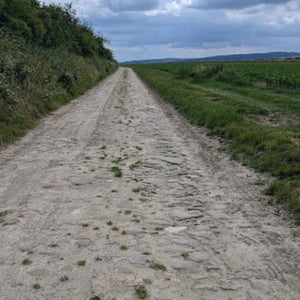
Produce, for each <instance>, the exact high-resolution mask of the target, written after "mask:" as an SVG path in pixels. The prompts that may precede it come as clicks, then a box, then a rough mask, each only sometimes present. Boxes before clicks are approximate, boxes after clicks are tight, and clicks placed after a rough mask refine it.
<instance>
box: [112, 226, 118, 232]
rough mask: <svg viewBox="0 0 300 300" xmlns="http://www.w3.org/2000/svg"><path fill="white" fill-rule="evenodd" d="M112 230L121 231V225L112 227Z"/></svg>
mask: <svg viewBox="0 0 300 300" xmlns="http://www.w3.org/2000/svg"><path fill="white" fill-rule="evenodd" d="M111 230H113V231H119V227H116V226H115V227H112V229H111Z"/></svg>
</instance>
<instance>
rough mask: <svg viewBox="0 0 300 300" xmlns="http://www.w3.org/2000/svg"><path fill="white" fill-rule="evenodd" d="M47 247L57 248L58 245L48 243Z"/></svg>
mask: <svg viewBox="0 0 300 300" xmlns="http://www.w3.org/2000/svg"><path fill="white" fill-rule="evenodd" d="M49 247H51V248H57V247H58V245H57V244H50V245H49Z"/></svg>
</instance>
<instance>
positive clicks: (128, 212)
mask: <svg viewBox="0 0 300 300" xmlns="http://www.w3.org/2000/svg"><path fill="white" fill-rule="evenodd" d="M131 212H132V211H131V210H130V209H128V210H125V211H124V214H125V215H130V214H131Z"/></svg>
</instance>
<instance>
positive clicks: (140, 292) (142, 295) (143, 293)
mask: <svg viewBox="0 0 300 300" xmlns="http://www.w3.org/2000/svg"><path fill="white" fill-rule="evenodd" d="M135 294H136V296H137V297H138V298H139V299H146V298H147V297H148V292H147V290H146V288H145V286H144V285H138V286H137V287H135Z"/></svg>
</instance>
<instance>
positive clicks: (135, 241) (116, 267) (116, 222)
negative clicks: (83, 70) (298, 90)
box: [0, 68, 300, 300]
mask: <svg viewBox="0 0 300 300" xmlns="http://www.w3.org/2000/svg"><path fill="white" fill-rule="evenodd" d="M218 146H219V145H218V142H217V141H216V140H214V139H212V138H209V137H207V136H206V135H205V134H204V130H203V129H197V128H193V127H192V126H190V125H189V124H187V123H186V122H185V121H184V120H182V119H181V117H179V116H178V115H177V114H176V113H175V112H174V111H173V110H172V109H171V108H170V107H169V106H168V105H166V104H163V103H162V102H161V101H160V100H159V99H158V98H156V97H155V96H153V94H152V93H151V92H150V91H149V90H148V89H147V88H146V87H145V85H144V84H143V83H142V82H141V81H140V80H139V79H138V78H137V76H136V75H135V74H134V73H133V71H132V70H130V69H125V68H120V69H119V70H118V71H117V72H116V73H115V74H113V75H112V76H110V77H109V78H107V79H106V80H105V81H103V82H102V83H101V84H100V85H99V86H98V87H96V88H95V89H93V90H91V91H89V92H88V93H87V94H85V95H83V96H82V97H80V98H79V99H76V100H74V101H73V102H72V103H71V104H69V105H68V106H65V107H63V108H62V109H60V110H59V111H57V112H56V113H54V114H53V115H52V116H50V117H47V118H46V119H44V120H43V121H42V122H41V123H40V124H39V126H38V127H37V128H36V129H35V130H34V131H32V132H30V133H29V134H28V135H27V136H26V137H24V138H23V139H22V140H20V141H19V142H17V143H16V144H14V145H11V146H10V147H8V148H7V149H5V150H3V151H2V152H1V154H0V178H1V185H0V243H1V244H0V246H1V247H0V249H1V251H0V299H2V300H3V299H5V300H6V299H13V300H16V299H22V300H25V299H28V300H29V299H30V300H32V299H49V300H50V299H51V300H53V299H64V300H69V299H72V300H76V299H79V300H81V299H93V298H91V297H95V296H99V297H101V300H113V299H116V300H133V299H138V295H137V294H135V293H136V291H135V290H136V288H137V286H138V285H144V286H145V288H146V290H147V293H148V295H149V296H148V299H156V300H177V299H178V300H179V299H187V300H202V299H203V300H204V299H205V300H229V299H238V300H244V299H245V300H279V299H281V300H298V299H300V266H299V259H300V251H299V249H300V237H299V228H297V227H294V226H293V225H292V224H289V222H288V221H283V220H282V217H280V216H277V215H276V209H274V208H272V207H270V206H268V205H266V203H265V200H262V199H263V197H264V196H263V195H262V193H261V191H262V190H263V188H264V186H263V185H262V184H261V183H262V182H266V181H267V179H266V178H264V177H263V176H262V175H261V174H256V173H255V172H253V171H251V170H249V169H247V168H245V167H243V166H241V165H239V164H238V163H235V162H232V161H230V160H229V159H228V157H226V156H225V155H224V154H221V153H220V152H218V151H217V148H218ZM114 166H115V167H117V168H115V169H114V171H112V169H111V168H112V167H114ZM118 168H120V169H121V171H122V177H116V176H115V174H116V175H117V176H121V174H120V169H118ZM139 292H140V296H142V292H143V291H142V289H140V290H139ZM94 299H95V300H96V299H98V298H94Z"/></svg>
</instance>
